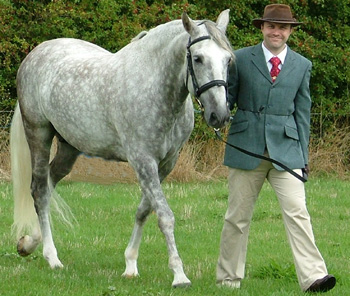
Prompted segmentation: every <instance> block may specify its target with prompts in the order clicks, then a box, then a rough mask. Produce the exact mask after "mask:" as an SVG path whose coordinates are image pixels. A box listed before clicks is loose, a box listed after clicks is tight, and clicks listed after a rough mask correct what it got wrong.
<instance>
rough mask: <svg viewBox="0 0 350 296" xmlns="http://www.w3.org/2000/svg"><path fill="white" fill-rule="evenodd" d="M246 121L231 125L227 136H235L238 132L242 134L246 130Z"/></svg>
mask: <svg viewBox="0 0 350 296" xmlns="http://www.w3.org/2000/svg"><path fill="white" fill-rule="evenodd" d="M248 124H249V123H248V121H241V122H237V123H232V124H231V127H230V131H229V134H230V135H231V134H236V133H239V132H243V131H244V130H246V129H247V128H248Z"/></svg>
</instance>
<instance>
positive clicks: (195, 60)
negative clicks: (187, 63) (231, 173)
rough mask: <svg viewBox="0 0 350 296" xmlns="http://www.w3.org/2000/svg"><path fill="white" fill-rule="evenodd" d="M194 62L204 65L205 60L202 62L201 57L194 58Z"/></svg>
mask: <svg viewBox="0 0 350 296" xmlns="http://www.w3.org/2000/svg"><path fill="white" fill-rule="evenodd" d="M193 60H194V62H195V63H197V64H203V60H202V58H201V57H200V56H194V57H193Z"/></svg>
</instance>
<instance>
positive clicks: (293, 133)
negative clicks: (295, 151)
mask: <svg viewBox="0 0 350 296" xmlns="http://www.w3.org/2000/svg"><path fill="white" fill-rule="evenodd" d="M284 131H285V133H286V136H287V137H289V138H292V139H294V140H299V134H298V131H297V129H296V128H294V127H291V126H287V125H286V126H285V127H284Z"/></svg>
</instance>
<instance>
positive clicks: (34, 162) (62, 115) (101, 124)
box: [11, 10, 234, 287]
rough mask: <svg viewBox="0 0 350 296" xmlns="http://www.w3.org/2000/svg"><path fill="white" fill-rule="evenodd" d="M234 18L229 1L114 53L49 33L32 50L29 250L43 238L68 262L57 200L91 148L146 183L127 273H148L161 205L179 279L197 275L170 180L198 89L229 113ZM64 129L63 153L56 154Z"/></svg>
mask: <svg viewBox="0 0 350 296" xmlns="http://www.w3.org/2000/svg"><path fill="white" fill-rule="evenodd" d="M228 21H229V11H228V10H226V11H223V12H222V13H221V14H220V15H219V17H218V19H217V21H216V23H214V22H211V21H193V20H191V19H190V18H189V17H188V15H187V14H186V13H183V15H182V20H175V21H171V22H168V23H166V24H163V25H159V26H157V27H155V28H153V29H151V30H150V31H148V32H142V33H140V34H139V35H138V36H137V37H136V38H134V40H133V41H132V42H130V43H129V44H128V45H127V46H125V47H124V48H122V49H121V50H120V51H118V52H117V53H114V54H113V53H110V52H108V51H106V50H104V49H102V48H100V47H98V46H96V45H94V44H91V43H88V42H85V41H82V40H76V39H69V38H67V39H66V38H62V39H56V40H51V41H47V42H43V43H42V44H40V45H39V46H37V47H36V48H35V49H34V50H33V51H32V52H31V53H29V55H28V56H27V57H26V58H25V60H24V61H23V63H22V64H21V66H20V68H19V70H18V74H17V91H18V106H17V107H16V110H15V114H14V118H13V122H12V128H11V155H12V172H13V185H14V196H15V221H14V226H15V228H16V230H17V236H18V238H19V242H18V246H17V249H18V252H19V254H21V255H23V256H25V255H28V254H30V253H32V252H33V251H34V250H35V248H36V247H37V245H38V244H39V243H40V242H41V241H42V242H43V255H44V258H45V259H46V260H47V261H48V263H49V265H50V266H51V268H56V267H63V265H62V263H61V261H60V260H59V258H58V256H57V250H56V247H55V245H54V241H53V238H52V232H51V226H50V219H49V212H50V201H54V199H52V198H51V196H52V195H53V193H54V188H55V186H56V184H57V183H58V182H59V181H60V180H61V179H62V178H63V177H64V176H66V175H67V174H68V173H69V172H70V171H71V169H72V166H73V164H74V162H75V160H76V159H77V157H78V155H79V154H81V153H84V154H86V155H91V156H98V157H102V158H104V159H108V160H116V161H128V162H129V163H130V165H131V166H132V167H133V169H134V170H135V172H136V175H137V177H138V180H139V183H140V187H141V190H142V198H141V203H140V205H139V207H138V209H137V213H136V218H135V225H134V229H133V232H132V235H131V239H130V242H129V244H128V246H127V248H126V251H125V260H126V269H125V272H124V274H123V275H124V276H127V277H133V276H137V275H138V269H137V258H138V250H139V246H140V241H141V234H142V229H143V226H144V223H145V221H146V218H147V216H148V215H149V214H150V212H151V211H155V213H156V214H157V217H158V224H159V228H160V230H161V231H162V233H163V234H164V236H165V239H166V244H167V249H168V253H169V267H170V269H171V270H172V271H173V273H174V280H173V283H172V285H173V286H175V287H176V286H186V285H190V284H191V282H190V280H189V279H188V278H187V276H186V275H185V273H184V271H183V265H182V261H181V259H180V257H179V254H178V251H177V248H176V244H175V237H174V220H175V219H174V215H173V212H172V211H171V209H170V208H169V206H168V203H167V200H166V198H165V196H164V193H163V191H162V188H161V182H162V181H163V180H164V178H165V177H166V176H167V175H168V174H169V173H170V172H171V170H172V169H173V168H174V165H175V162H176V160H177V158H178V155H179V151H180V149H181V147H182V146H183V145H184V143H185V142H186V141H187V140H188V138H189V136H190V133H191V131H192V129H193V125H194V116H193V104H192V100H191V97H190V96H189V93H190V94H192V95H194V96H196V97H197V98H198V100H199V101H200V102H201V104H202V105H203V108H204V118H205V120H206V122H207V123H208V125H209V126H212V127H214V128H220V127H223V126H224V125H225V124H227V122H228V121H229V117H230V114H229V110H228V107H227V102H226V95H227V94H226V92H227V85H226V79H227V68H228V65H229V63H231V61H232V60H233V58H234V56H233V52H232V49H231V47H230V44H229V42H228V40H227V38H226V36H225V32H226V27H227V25H228ZM55 136H56V137H57V139H58V141H57V142H58V148H57V153H56V155H55V157H54V159H53V160H52V161H51V163H49V159H50V147H51V143H52V140H53V138H54V137H55ZM25 233H27V235H25Z"/></svg>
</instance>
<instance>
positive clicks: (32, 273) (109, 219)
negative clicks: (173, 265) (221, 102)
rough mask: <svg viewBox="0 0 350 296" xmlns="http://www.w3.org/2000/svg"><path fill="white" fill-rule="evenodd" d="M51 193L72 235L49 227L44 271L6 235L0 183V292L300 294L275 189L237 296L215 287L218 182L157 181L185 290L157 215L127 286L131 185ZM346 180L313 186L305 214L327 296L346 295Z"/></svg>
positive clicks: (259, 209) (8, 195) (349, 273)
mask: <svg viewBox="0 0 350 296" xmlns="http://www.w3.org/2000/svg"><path fill="white" fill-rule="evenodd" d="M57 189H58V192H59V193H60V195H61V196H62V197H63V198H64V199H65V200H66V202H67V203H68V204H69V205H70V206H71V208H72V211H73V213H74V214H75V216H76V220H77V223H75V227H74V228H73V229H71V228H69V227H66V226H64V225H62V224H61V223H59V222H58V221H57V220H56V219H55V217H53V220H54V239H55V243H56V247H57V249H58V253H59V257H60V259H61V261H62V262H63V264H64V265H65V268H64V269H62V270H51V269H50V268H49V266H48V264H47V263H46V261H45V260H44V259H43V257H42V254H41V251H42V248H41V247H40V248H39V249H38V250H36V252H35V253H34V254H33V255H31V256H29V257H26V258H22V257H19V256H18V255H17V254H16V248H15V244H16V243H15V241H14V240H13V238H12V237H11V234H10V228H11V223H12V211H13V202H12V186H11V184H9V183H0V234H1V240H0V295H6V296H7V295H26V296H29V295H141V296H151V295H154V296H159V295H188V296H190V295H242V296H243V295H244V296H246V295H251V296H261V295H262V296H264V295H273V296H277V295H283V296H284V295H305V293H302V292H301V291H300V289H299V286H298V283H297V279H296V275H295V271H294V265H293V262H292V256H291V252H290V249H289V246H288V244H287V242H286V235H285V232H284V226H283V223H282V220H281V214H280V209H279V206H278V203H277V200H276V198H275V196H274V194H273V191H272V190H271V188H270V187H269V186H268V185H265V186H264V189H263V191H262V193H261V196H260V198H259V200H258V203H257V206H256V208H255V214H254V219H253V223H252V226H251V234H250V240H249V250H248V258H247V269H246V278H245V279H244V280H243V282H242V286H241V289H240V290H237V291H231V290H229V289H225V288H218V287H217V286H216V285H215V267H216V261H217V257H218V247H219V238H220V232H221V228H222V224H223V216H224V213H225V210H226V198H227V189H226V182H225V181H215V182H207V183H183V184H180V183H165V184H164V185H163V189H164V191H165V193H166V195H167V197H168V202H169V204H170V206H171V208H172V210H173V211H174V214H175V217H176V229H175V235H176V240H177V246H178V250H179V252H180V256H181V258H182V260H183V262H184V269H185V272H186V274H187V276H188V277H189V278H190V279H191V281H192V287H190V288H186V289H173V288H172V287H171V282H172V280H173V275H172V273H171V271H170V270H169V269H168V266H167V265H168V255H167V251H166V245H165V241H164V238H163V236H162V234H161V233H160V231H159V229H158V226H157V219H156V216H155V215H153V214H152V215H151V216H150V218H149V220H148V223H147V224H146V227H145V229H144V235H143V240H142V244H141V248H140V256H139V260H138V267H139V272H140V277H138V278H135V279H125V278H123V277H121V274H122V273H123V272H124V268H125V264H124V250H125V248H126V246H127V243H128V241H129V237H130V234H131V230H132V227H133V222H134V215H135V211H136V208H137V205H138V202H139V196H140V190H139V187H138V186H137V185H135V184H114V185H96V184H90V183H67V182H65V183H61V184H60V185H59V186H58V188H57ZM349 192H350V183H349V182H344V181H338V180H335V179H328V178H323V179H312V178H311V180H310V181H309V182H308V183H307V195H308V209H309V212H310V214H311V217H312V223H313V228H314V233H315V236H316V240H317V245H318V247H319V249H320V251H321V253H322V254H323V256H324V258H325V260H326V262H327V266H328V270H329V272H330V273H332V274H334V275H335V276H336V277H337V280H338V283H337V286H336V287H335V289H333V290H332V291H330V292H328V293H327V295H337V296H339V295H350V270H349V265H350V237H349V228H350V225H349V224H350V223H349V222H350V198H349Z"/></svg>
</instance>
